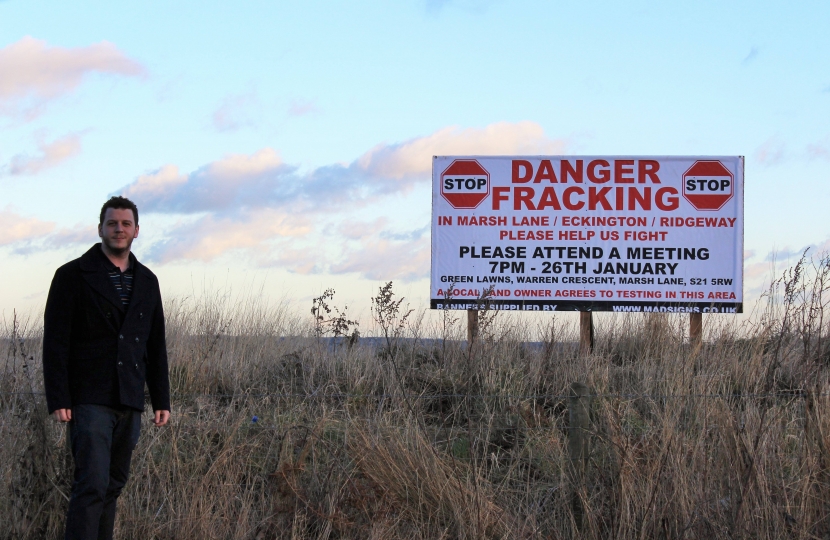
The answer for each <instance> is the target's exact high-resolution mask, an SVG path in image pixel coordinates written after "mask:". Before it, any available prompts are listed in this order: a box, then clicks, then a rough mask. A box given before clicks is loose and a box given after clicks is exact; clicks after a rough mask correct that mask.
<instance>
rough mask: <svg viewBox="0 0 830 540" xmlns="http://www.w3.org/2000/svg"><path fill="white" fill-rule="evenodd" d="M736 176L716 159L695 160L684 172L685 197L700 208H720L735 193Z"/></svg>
mask: <svg viewBox="0 0 830 540" xmlns="http://www.w3.org/2000/svg"><path fill="white" fill-rule="evenodd" d="M734 184H735V176H734V175H733V174H732V173H731V172H729V169H727V168H726V167H725V166H724V165H723V163H721V162H720V161H715V160H708V161H707V160H703V161H695V163H694V165H692V166H691V167H689V170H687V171H686V172H685V173H683V197H684V198H685V199H686V200H687V201H689V202H690V203H691V205H692V206H694V207H695V208H697V209H698V210H720V209H721V208H722V207H723V205H724V204H726V201H728V200H729V199H731V198H732V195H733V194H734V193H735V188H734Z"/></svg>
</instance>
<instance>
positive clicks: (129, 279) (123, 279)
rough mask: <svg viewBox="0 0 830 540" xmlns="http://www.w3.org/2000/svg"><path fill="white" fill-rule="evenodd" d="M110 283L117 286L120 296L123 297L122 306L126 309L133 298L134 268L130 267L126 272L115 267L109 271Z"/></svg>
mask: <svg viewBox="0 0 830 540" xmlns="http://www.w3.org/2000/svg"><path fill="white" fill-rule="evenodd" d="M109 275H110V281H111V282H112V284H113V285H115V290H116V291H118V296H120V297H121V304H122V305H123V306H124V307H125V308H126V307H128V306H129V305H130V299H131V298H132V296H133V266H132V264H131V265H130V267H129V268H127V269H126V270H125V271H124V272H122V271H121V269H120V268H118V267H117V266H115V265H113V267H112V268H110V271H109Z"/></svg>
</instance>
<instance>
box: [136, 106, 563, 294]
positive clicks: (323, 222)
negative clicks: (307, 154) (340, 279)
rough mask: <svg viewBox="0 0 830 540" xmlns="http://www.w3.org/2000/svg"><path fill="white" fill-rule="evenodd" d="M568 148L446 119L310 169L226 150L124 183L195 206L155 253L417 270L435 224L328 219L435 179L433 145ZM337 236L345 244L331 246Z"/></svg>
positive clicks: (149, 198)
mask: <svg viewBox="0 0 830 540" xmlns="http://www.w3.org/2000/svg"><path fill="white" fill-rule="evenodd" d="M567 148H568V142H567V141H565V140H562V139H558V140H557V139H550V138H548V137H547V136H546V135H545V133H544V130H543V129H542V128H541V126H539V125H538V124H535V123H533V122H519V123H506V122H501V123H496V124H492V125H489V126H486V127H484V128H480V129H478V128H475V129H473V128H471V129H461V128H458V127H448V128H444V129H441V130H438V131H436V132H435V133H432V134H430V135H427V136H424V137H417V138H413V139H410V140H407V141H403V142H400V143H395V144H381V145H378V146H376V147H374V148H372V149H370V150H369V151H367V152H366V153H364V154H363V155H361V156H360V157H359V158H357V159H356V160H354V161H353V162H351V163H349V164H330V165H325V166H322V167H318V168H316V169H312V170H310V171H307V172H299V171H298V168H297V167H295V166H292V165H288V164H286V163H285V162H284V161H283V160H282V159H281V158H280V156H279V154H278V153H277V152H276V151H275V150H273V149H271V148H263V149H260V150H258V151H257V152H254V153H253V154H233V155H229V156H226V157H224V158H222V159H220V160H217V161H214V162H211V163H208V164H206V165H204V166H202V167H200V168H198V169H197V170H195V171H193V172H190V173H182V172H180V171H179V169H178V168H177V167H176V166H174V165H166V166H164V167H161V168H160V169H158V170H156V171H154V172H152V173H149V174H146V175H143V176H140V177H138V178H136V180H135V181H133V182H132V183H130V184H129V185H127V186H125V187H124V188H123V189H122V190H121V193H122V194H123V195H124V196H127V197H130V198H131V199H132V200H134V201H135V202H136V204H137V205H138V207H139V208H140V209H141V210H142V211H143V212H157V213H167V214H184V215H188V214H189V215H191V216H193V217H182V220H183V221H181V222H180V223H179V224H178V225H177V226H175V227H173V228H172V229H171V230H170V231H169V232H168V233H166V236H167V239H166V240H164V241H162V242H160V243H158V244H156V245H154V246H153V247H152V248H151V249H150V260H155V261H158V262H170V261H175V260H200V261H211V260H214V259H216V258H218V257H220V256H222V255H223V254H226V253H230V252H233V253H235V254H236V255H235V256H244V257H247V258H248V259H250V260H251V261H253V263H254V264H257V265H259V266H268V267H274V266H278V267H282V268H285V269H288V270H290V271H292V272H297V273H303V274H307V273H313V272H323V271H330V272H333V273H336V274H344V273H357V274H359V275H361V276H364V277H366V278H369V279H391V278H394V279H402V280H414V279H420V278H423V277H425V276H426V275H427V274H428V273H429V256H430V253H429V252H430V250H429V241H428V232H429V227H428V226H426V227H421V228H418V229H415V230H413V231H404V232H396V231H395V230H390V229H389V227H390V223H391V218H393V216H391V215H390V216H389V217H379V218H376V219H374V220H370V221H355V220H350V221H343V222H342V223H339V224H338V225H336V226H331V225H330V224H332V223H333V222H334V223H337V221H333V220H337V219H338V215H342V214H341V213H343V212H355V211H360V209H361V207H365V206H367V205H370V204H373V203H375V202H376V201H379V200H381V199H382V198H384V197H387V196H392V195H401V194H406V193H408V192H409V191H411V190H412V189H413V188H414V187H415V186H416V185H425V186H428V185H429V182H430V177H431V168H432V161H433V160H432V156H433V155H451V154H474V155H499V154H503V155H509V154H536V155H538V154H561V153H564V152H565V151H566V150H567ZM327 224H329V225H327ZM322 239H325V241H323V240H322ZM318 242H319V243H318ZM326 246H328V249H323V247H326ZM338 246H342V247H341V251H340V253H333V252H332V250H333V249H334V250H336V249H337V247H338Z"/></svg>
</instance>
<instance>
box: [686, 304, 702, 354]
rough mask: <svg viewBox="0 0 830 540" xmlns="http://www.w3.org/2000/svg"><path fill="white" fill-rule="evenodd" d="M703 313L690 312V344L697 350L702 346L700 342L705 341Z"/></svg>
mask: <svg viewBox="0 0 830 540" xmlns="http://www.w3.org/2000/svg"><path fill="white" fill-rule="evenodd" d="M702 337H703V314H702V313H689V345H691V347H692V350H693V351H697V350H698V349H699V348H700V344H701V342H702V341H703V340H702Z"/></svg>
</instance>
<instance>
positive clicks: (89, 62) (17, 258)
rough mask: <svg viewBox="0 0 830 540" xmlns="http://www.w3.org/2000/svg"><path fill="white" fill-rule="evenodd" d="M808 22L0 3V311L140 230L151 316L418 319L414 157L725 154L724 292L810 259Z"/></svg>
mask: <svg viewBox="0 0 830 540" xmlns="http://www.w3.org/2000/svg"><path fill="white" fill-rule="evenodd" d="M827 21H830V3H828V2H826V1H825V2H819V1H813V2H800V3H784V2H763V3H758V2H751V3H750V2H728V3H724V2H717V3H716V2H687V3H669V2H659V3H658V2H623V3H620V2H522V1H513V2H505V1H497V0H491V1H474V0H458V1H454V0H445V1H440V0H400V1H397V2H370V1H363V2H360V1H350V2H302V3H300V2H242V3H236V4H229V3H226V2H211V1H204V0H203V1H200V2H175V3H170V2H164V3H162V2H141V3H126V4H125V3H114V2H72V3H55V2H38V1H31V0H27V1H22V0H5V1H0V126H2V129H0V273H2V275H3V276H4V279H3V280H2V283H3V285H2V287H0V310H2V311H3V313H4V314H8V312H9V311H11V310H12V309H19V310H32V309H39V307H40V306H42V304H43V302H44V301H45V294H46V291H47V289H48V285H49V281H50V279H51V276H52V274H53V272H54V269H55V268H56V267H57V266H59V265H60V264H62V263H63V262H66V261H68V260H70V259H72V258H74V257H76V256H78V255H79V254H80V253H82V252H83V251H84V250H85V249H86V248H87V247H88V246H89V245H91V244H92V243H94V242H95V241H96V239H97V237H96V235H95V232H94V226H95V224H96V220H97V213H98V210H99V209H100V206H101V204H102V203H103V201H104V200H105V199H106V198H107V197H108V196H109V195H110V194H116V193H128V194H129V195H130V196H131V197H133V198H134V199H135V200H136V202H137V203H138V205H139V208H140V209H141V210H142V214H141V227H142V230H141V235H140V237H139V239H138V240H136V243H135V244H134V251H135V252H136V254H137V255H138V256H139V258H140V259H141V260H142V261H144V262H146V263H147V264H148V265H149V266H150V267H151V268H152V269H153V270H154V271H155V272H156V273H157V274H158V275H159V277H160V279H161V282H162V287H163V290H164V292H165V293H166V294H168V295H171V294H172V295H183V294H191V293H192V291H193V290H194V289H199V290H201V289H202V288H205V287H207V288H210V287H214V286H222V287H224V286H228V287H231V288H236V289H237V290H240V289H243V290H244V289H245V288H247V287H249V286H252V285H255V286H257V287H258V288H259V287H261V288H262V290H263V291H264V292H265V293H266V294H268V295H269V297H273V298H285V299H289V300H292V301H296V302H297V303H298V304H299V305H302V306H304V305H305V303H308V300H309V299H310V298H311V296H313V295H316V294H319V293H320V292H321V291H322V290H323V289H325V288H327V287H334V288H335V289H337V291H338V295H337V298H338V299H340V301H342V302H344V303H345V302H348V303H349V304H350V305H351V306H356V307H355V309H358V310H363V311H365V312H366V313H368V308H367V306H368V297H369V296H370V295H371V294H373V293H374V292H375V291H376V289H377V286H378V285H379V284H381V283H382V282H384V281H387V280H395V281H396V283H399V284H400V289H399V290H400V292H401V294H405V295H406V296H408V297H409V298H410V299H411V300H412V301H413V303H414V304H416V305H424V306H426V299H427V298H428V273H429V219H430V181H429V167H430V165H431V156H432V155H433V154H454V153H459V154H463V153H473V154H490V153H498V154H521V153H525V154H527V153H533V154H539V153H549V154H556V153H567V154H584V155H598V154H613V155H624V154H631V155H745V156H746V185H745V208H746V215H745V248H746V251H747V259H746V287H745V288H746V290H747V293H748V296H751V295H752V294H757V291H758V289H759V287H760V286H761V283H762V281H763V278H764V277H768V275H769V268H770V263H769V260H770V258H771V253H778V254H779V255H778V259H782V260H786V259H787V256H788V254H789V253H794V252H797V251H798V250H801V249H803V248H805V247H808V246H814V248H815V249H824V248H827V247H828V246H830V219H828V218H827V210H826V206H827V202H828V201H830V68H828V66H830V33H828V32H827V31H826V30H827Z"/></svg>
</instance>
